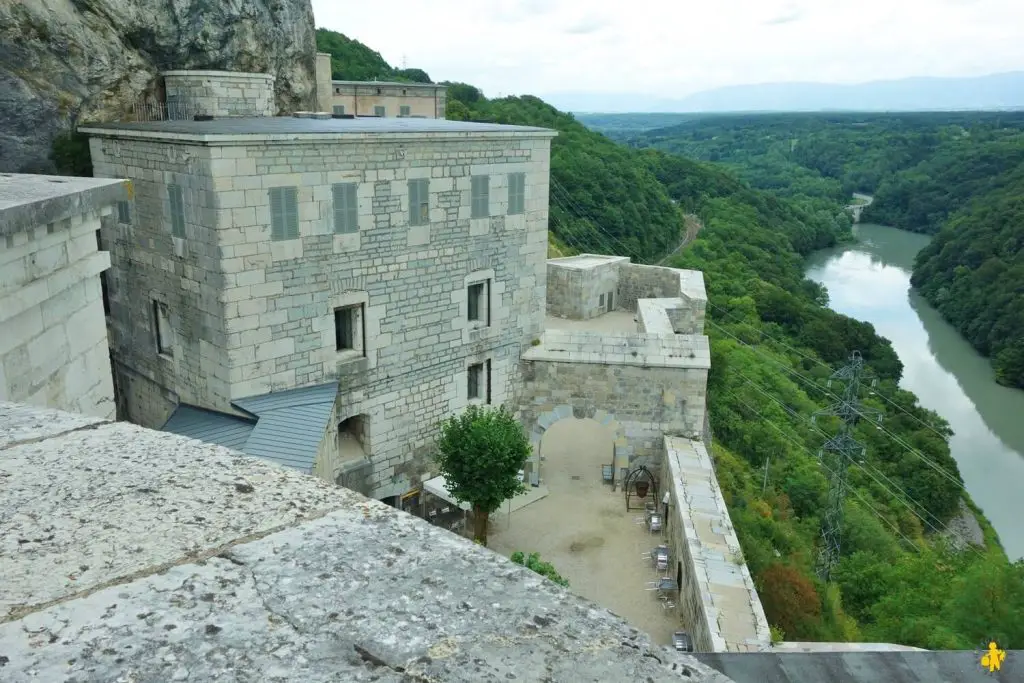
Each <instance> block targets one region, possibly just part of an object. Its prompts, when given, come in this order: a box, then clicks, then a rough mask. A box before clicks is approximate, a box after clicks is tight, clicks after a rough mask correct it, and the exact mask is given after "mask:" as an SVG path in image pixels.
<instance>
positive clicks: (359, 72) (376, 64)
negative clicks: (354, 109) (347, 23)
mask: <svg viewBox="0 0 1024 683" xmlns="http://www.w3.org/2000/svg"><path fill="white" fill-rule="evenodd" d="M316 49H317V50H319V51H320V52H330V53H331V78H333V79H335V80H339V81H411V82H415V83H431V82H432V81H431V80H430V76H428V75H427V72H426V71H423V70H422V69H396V68H394V67H393V66H391V65H390V64H388V63H387V62H386V61H384V58H383V57H381V56H380V53H379V52H377V51H376V50H373V49H371V48H369V47H367V46H366V45H363V44H362V43H360V42H359V41H358V40H353V39H351V38H349V37H348V36H345V35H343V34H341V33H338V32H337V31H328V30H327V29H323V28H320V29H317V31H316Z"/></svg>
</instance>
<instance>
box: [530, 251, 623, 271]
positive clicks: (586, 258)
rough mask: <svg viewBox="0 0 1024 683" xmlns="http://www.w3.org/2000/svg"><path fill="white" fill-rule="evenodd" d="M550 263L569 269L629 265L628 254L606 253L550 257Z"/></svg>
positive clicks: (592, 268) (550, 264) (556, 266)
mask: <svg viewBox="0 0 1024 683" xmlns="http://www.w3.org/2000/svg"><path fill="white" fill-rule="evenodd" d="M547 262H548V265H549V266H553V267H555V268H565V269H567V270H594V269H596V268H600V267H602V266H608V265H615V264H621V265H629V257H628V256H608V255H605V254H576V255H575V256H562V257H560V258H549V259H548V261H547Z"/></svg>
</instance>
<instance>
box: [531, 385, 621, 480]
mask: <svg viewBox="0 0 1024 683" xmlns="http://www.w3.org/2000/svg"><path fill="white" fill-rule="evenodd" d="M568 419H575V420H586V421H588V422H589V421H590V420H593V422H595V423H597V425H599V426H600V427H601V428H603V431H604V432H605V433H606V434H610V435H611V442H612V447H611V448H610V449H609V452H608V454H607V456H604V455H603V454H602V453H596V454H594V455H595V457H594V458H587V461H586V462H585V463H582V464H581V466H582V467H586V466H588V465H589V466H593V467H596V468H597V470H596V471H597V472H598V474H600V467H599V465H600V464H613V463H612V458H613V457H614V481H615V482H616V484H617V483H618V482H619V480H620V479H621V478H622V471H623V468H628V467H629V463H630V459H631V456H632V448H631V447H630V446H629V444H628V443H627V440H626V434H625V430H624V429H623V427H622V425H621V424H620V423H619V421H618V420H616V419H615V416H614V415H612V414H611V413H609V412H607V411H605V410H601V409H599V408H594V407H580V406H572V405H569V404H563V405H558V406H555V407H554V408H552V409H551V410H548V411H546V412H544V413H541V414H540V415H539V416H538V417H537V422H536V424H534V425H533V426H532V429H531V430H530V442H531V444H532V446H533V458H532V466H533V469H534V471H536V472H539V473H540V477H541V479H543V478H544V477H545V474H544V460H545V454H544V447H543V441H544V435H545V434H546V433H547V432H548V430H549V429H551V427H553V426H554V425H555V424H557V423H559V422H561V421H562V420H568ZM601 440H602V439H600V438H599V439H598V441H601ZM598 448H601V446H598Z"/></svg>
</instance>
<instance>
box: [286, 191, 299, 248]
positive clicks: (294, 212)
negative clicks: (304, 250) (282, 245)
mask: <svg viewBox="0 0 1024 683" xmlns="http://www.w3.org/2000/svg"><path fill="white" fill-rule="evenodd" d="M284 194H285V201H284V204H285V212H286V215H287V218H288V220H287V222H286V223H285V226H286V228H285V230H286V234H285V238H286V239H297V238H298V236H299V190H298V188H294V187H288V188H285V191H284Z"/></svg>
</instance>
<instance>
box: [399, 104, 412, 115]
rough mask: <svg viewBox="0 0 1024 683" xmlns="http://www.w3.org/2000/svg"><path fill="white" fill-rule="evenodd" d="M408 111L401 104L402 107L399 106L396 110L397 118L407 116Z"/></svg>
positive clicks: (407, 108)
mask: <svg viewBox="0 0 1024 683" xmlns="http://www.w3.org/2000/svg"><path fill="white" fill-rule="evenodd" d="M410 111H411V110H410V109H409V107H407V106H406V105H404V104H403V105H402V106H400V107H399V108H398V115H399V116H408V115H409V113H410Z"/></svg>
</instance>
